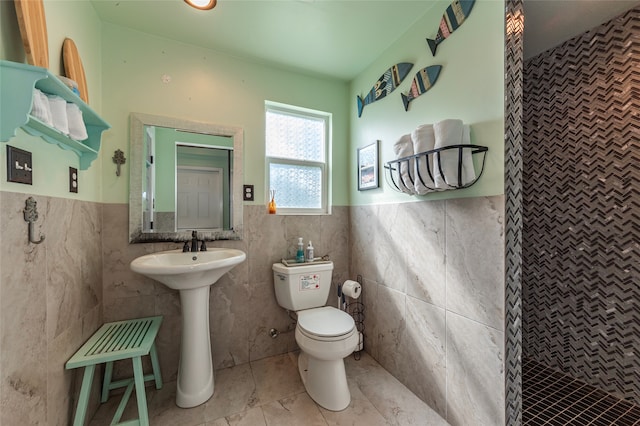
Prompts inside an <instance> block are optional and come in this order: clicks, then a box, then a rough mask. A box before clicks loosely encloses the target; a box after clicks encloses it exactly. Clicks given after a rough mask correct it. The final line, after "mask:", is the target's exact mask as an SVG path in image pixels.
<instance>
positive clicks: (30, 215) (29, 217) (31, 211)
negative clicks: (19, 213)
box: [23, 197, 44, 244]
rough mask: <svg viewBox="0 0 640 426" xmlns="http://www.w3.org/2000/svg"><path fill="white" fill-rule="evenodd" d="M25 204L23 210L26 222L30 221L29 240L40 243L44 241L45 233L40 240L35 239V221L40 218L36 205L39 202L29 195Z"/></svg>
mask: <svg viewBox="0 0 640 426" xmlns="http://www.w3.org/2000/svg"><path fill="white" fill-rule="evenodd" d="M25 204H26V205H25V208H24V210H23V212H24V220H25V222H29V242H30V243H33V244H40V243H41V242H43V241H44V235H41V236H40V240H38V241H36V240H34V239H33V223H34V222H36V221H37V220H38V209H37V207H36V206H37V205H38V203H37V202H36V200H34V199H33V197H29V198H27V201H26V202H25Z"/></svg>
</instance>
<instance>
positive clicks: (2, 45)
mask: <svg viewBox="0 0 640 426" xmlns="http://www.w3.org/2000/svg"><path fill="white" fill-rule="evenodd" d="M44 6H45V15H46V20H47V33H48V39H49V71H51V72H52V73H53V74H57V75H60V74H62V73H63V64H62V43H63V42H64V39H65V38H66V37H69V38H71V39H73V40H74V42H75V44H76V46H77V48H78V52H79V53H80V57H81V59H82V63H83V67H84V70H85V74H86V78H87V85H88V88H87V90H88V92H89V105H90V106H91V108H92V109H93V110H94V111H96V112H97V113H98V114H101V109H102V108H101V106H102V54H101V27H102V23H101V21H100V19H99V18H98V16H97V15H96V12H95V10H94V9H93V6H92V5H91V3H89V2H87V1H49V0H47V1H45V2H44ZM0 58H2V59H6V60H9V61H14V62H22V63H26V56H25V53H24V48H23V47H22V39H21V38H20V30H19V28H18V24H17V17H16V12H15V6H14V3H13V2H12V1H0ZM103 118H105V119H106V121H107V122H109V118H107V117H103ZM107 132H108V131H107ZM8 144H9V145H11V146H15V147H18V148H21V149H24V150H27V151H30V152H31V153H32V161H33V165H34V171H33V185H24V184H19V183H11V182H7V181H6V176H7V171H6V163H7V160H6V146H5V145H6V144H4V143H2V144H0V190H2V191H9V192H24V193H28V194H34V195H49V196H53V197H62V198H74V199H80V200H87V201H100V200H101V199H102V194H101V188H102V185H101V180H102V160H101V157H106V158H107V159H108V161H109V162H111V157H112V156H113V151H111V153H110V154H109V152H105V150H104V149H102V150H100V156H99V157H98V158H97V159H96V160H95V161H94V162H93V164H92V165H91V167H90V168H89V169H88V170H84V171H80V172H79V190H78V193H77V194H74V193H71V192H69V167H75V168H77V169H79V162H78V157H77V156H76V155H75V154H73V153H71V152H69V151H64V150H62V149H61V148H59V147H57V146H55V145H51V144H48V143H46V142H43V141H42V139H40V138H35V137H33V136H30V135H28V134H26V133H25V132H23V131H22V130H20V129H18V131H17V135H16V136H15V137H14V138H12V139H11V140H9V142H8ZM108 172H109V173H111V174H113V175H114V176H115V165H114V164H113V163H111V165H110V166H109V170H108ZM121 179H127V177H123V178H121Z"/></svg>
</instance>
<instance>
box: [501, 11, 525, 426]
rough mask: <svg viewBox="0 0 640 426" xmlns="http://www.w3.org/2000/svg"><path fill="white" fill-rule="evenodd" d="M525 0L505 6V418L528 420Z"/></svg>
mask: <svg viewBox="0 0 640 426" xmlns="http://www.w3.org/2000/svg"><path fill="white" fill-rule="evenodd" d="M523 31H524V11H523V2H522V0H512V1H507V2H506V11H505V61H504V64H505V76H504V85H505V97H506V102H505V114H504V115H505V124H504V128H505V155H504V158H505V181H504V188H505V396H506V400H505V420H506V424H507V425H519V424H521V423H522V362H521V359H522V90H523V89H522V62H523V61H522V57H523V39H522V36H523Z"/></svg>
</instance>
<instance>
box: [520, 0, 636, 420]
mask: <svg viewBox="0 0 640 426" xmlns="http://www.w3.org/2000/svg"><path fill="white" fill-rule="evenodd" d="M639 118H640V8H635V9H632V10H630V11H628V12H627V13H625V14H623V15H621V16H620V17H618V18H615V19H613V20H611V21H610V22H607V23H605V24H603V25H601V26H599V27H596V28H594V29H592V30H590V31H588V32H586V33H584V34H582V35H580V36H577V37H575V38H573V39H571V40H569V41H567V42H565V43H563V44H561V45H560V46H558V47H556V48H554V49H551V50H549V51H547V52H544V53H542V54H540V55H538V56H536V57H534V58H531V59H529V60H527V61H526V62H525V65H524V117H523V122H524V158H523V169H524V176H523V194H524V195H523V224H524V227H523V274H522V276H523V280H522V297H523V355H524V357H525V358H529V359H531V360H533V361H535V362H538V363H540V364H542V365H544V366H546V367H550V368H552V369H553V370H556V371H559V372H563V373H566V374H568V375H570V376H571V377H572V378H574V379H579V380H580V381H583V382H586V383H588V384H591V385H594V386H596V387H598V388H599V389H601V390H604V391H606V392H608V393H610V394H612V395H614V396H617V397H619V398H622V399H625V400H627V401H629V402H631V403H635V404H639V403H640V358H639V357H638V352H639V351H640V290H639V287H638V285H639V284H640V213H639V212H640V136H639V135H640V124H639V123H640V120H639ZM525 365H526V363H525ZM524 374H525V376H526V374H527V373H526V372H525V373H524ZM525 383H526V382H525ZM526 391H527V390H526V387H525V389H524V392H526ZM526 408H527V407H526V406H525V407H524V409H525V412H526Z"/></svg>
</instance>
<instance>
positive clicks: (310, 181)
mask: <svg viewBox="0 0 640 426" xmlns="http://www.w3.org/2000/svg"><path fill="white" fill-rule="evenodd" d="M269 176H270V179H271V189H275V190H276V201H277V205H278V207H284V208H303V209H319V208H322V169H321V168H320V167H309V166H298V165H290V164H276V163H271V164H270V165H269Z"/></svg>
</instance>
